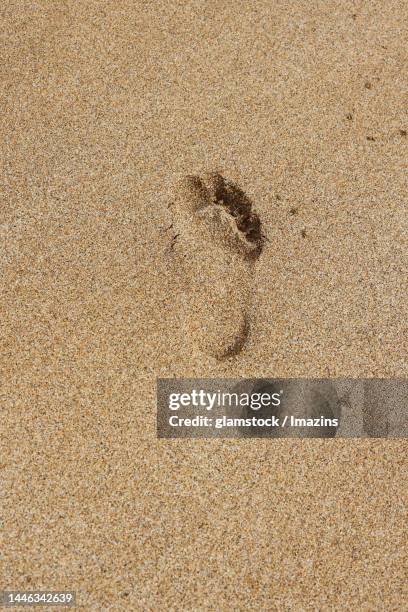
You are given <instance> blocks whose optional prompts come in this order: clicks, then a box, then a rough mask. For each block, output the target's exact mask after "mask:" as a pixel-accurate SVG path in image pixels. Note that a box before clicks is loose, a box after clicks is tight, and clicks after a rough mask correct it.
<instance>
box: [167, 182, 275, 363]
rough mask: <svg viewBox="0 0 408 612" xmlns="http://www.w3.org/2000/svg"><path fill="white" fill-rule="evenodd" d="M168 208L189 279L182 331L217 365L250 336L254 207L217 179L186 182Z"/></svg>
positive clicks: (258, 240)
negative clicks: (219, 360) (212, 358)
mask: <svg viewBox="0 0 408 612" xmlns="http://www.w3.org/2000/svg"><path fill="white" fill-rule="evenodd" d="M169 207H170V208H171V211H172V213H173V223H174V228H175V229H176V231H177V248H178V250H179V252H180V253H182V254H183V261H184V264H185V270H186V272H187V277H188V281H187V282H188V286H187V291H186V299H185V302H184V308H183V310H184V316H185V325H186V331H187V332H188V334H189V335H190V336H191V337H192V339H193V340H194V341H195V344H196V345H197V346H198V347H199V349H200V350H202V351H204V352H206V353H208V354H210V355H212V356H213V357H215V358H217V359H224V358H226V357H229V356H231V355H236V354H237V353H239V351H240V350H241V349H242V347H243V345H244V343H245V341H246V338H247V336H248V331H249V316H248V312H249V307H250V299H251V289H252V277H253V270H254V264H255V261H256V260H257V258H258V257H259V255H260V253H261V251H262V246H263V236H262V234H261V222H260V219H259V217H258V215H257V214H256V213H254V212H253V211H252V203H251V201H250V200H249V199H248V197H247V196H246V195H245V193H244V192H243V191H242V190H241V189H240V188H239V187H238V186H237V185H235V184H234V183H232V182H230V181H227V180H225V179H224V178H223V177H222V176H221V175H220V174H217V173H210V174H205V175H203V176H202V177H198V176H186V177H184V178H183V179H182V180H181V181H179V182H178V183H177V184H176V185H175V186H174V189H173V194H172V200H171V202H170V205H169Z"/></svg>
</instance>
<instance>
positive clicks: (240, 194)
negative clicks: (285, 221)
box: [204, 173, 264, 258]
mask: <svg viewBox="0 0 408 612" xmlns="http://www.w3.org/2000/svg"><path fill="white" fill-rule="evenodd" d="M204 181H205V183H206V185H207V188H208V191H209V193H210V196H211V199H212V202H213V203H214V204H217V205H219V206H223V207H224V208H225V209H226V211H227V212H228V213H229V214H230V215H231V216H232V217H234V219H235V222H236V225H237V229H238V230H239V231H240V232H242V233H243V234H244V235H245V238H246V240H248V241H249V242H250V243H252V244H254V245H256V246H257V248H256V249H255V250H254V251H252V253H251V254H252V257H255V258H256V257H258V256H259V255H260V253H261V251H262V247H263V242H264V236H263V234H262V232H261V220H260V218H259V216H258V215H257V214H256V213H255V212H254V211H253V210H252V202H251V200H250V199H249V198H248V196H247V195H246V194H245V193H244V191H243V190H242V189H241V188H240V187H239V186H238V185H236V184H235V183H233V182H232V181H229V180H226V179H224V178H223V177H222V176H221V175H220V174H216V173H213V174H209V175H207V176H206V177H205V179H204Z"/></svg>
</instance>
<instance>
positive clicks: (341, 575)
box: [0, 0, 408, 612]
mask: <svg viewBox="0 0 408 612" xmlns="http://www.w3.org/2000/svg"><path fill="white" fill-rule="evenodd" d="M0 21H1V29H2V36H1V43H0V44H1V58H2V61H1V81H0V100H1V114H0V141H1V147H0V150H1V181H0V190H1V192H0V198H1V201H0V265H1V275H0V282H1V298H0V328H1V332H0V342H1V361H0V367H1V376H0V390H1V391H0V401H1V428H0V440H1V442H0V445H1V446H0V448H1V454H0V479H1V489H2V491H3V494H2V497H3V502H2V503H1V509H0V520H1V523H0V527H1V534H2V540H3V543H2V545H1V557H2V559H1V563H2V567H3V569H2V577H1V581H0V588H3V589H8V590H17V589H26V590H37V589H41V590H53V591H56V590H69V589H72V590H75V591H77V600H78V604H79V606H82V609H89V610H105V609H118V610H120V609H123V610H278V611H281V610H295V611H301V610H302V611H303V610H328V611H329V610H330V611H331V610H363V611H370V612H371V611H374V610H387V611H391V610H403V609H406V607H407V605H408V593H407V548H406V543H407V542H406V540H407V533H406V502H407V497H406V492H407V484H408V483H407V459H406V451H407V443H406V441H404V440H386V439H383V440H376V439H371V440H274V441H272V440H245V441H244V440H157V438H156V429H155V428H156V399H155V393H156V378H157V377H158V376H160V377H188V376H197V377H207V378H211V377H230V378H239V377H263V376H266V377H268V376H269V377H271V376H282V377H283V376H286V377H291V376H305V377H318V376H322V377H326V376H327V377H342V376H349V377H371V376H378V377H397V376H398V377H406V376H407V372H408V361H407V348H408V346H407V345H408V342H407V321H408V300H407V289H408V276H407V264H408V215H407V206H408V105H407V91H408V70H407V45H406V41H407V39H408V5H407V3H404V2H400V1H396V0H390V1H389V2H380V1H379V0H371V1H355V2H350V1H344V2H340V3H339V2H334V1H332V0H324V1H323V0H322V1H315V0H311V1H310V0H307V1H306V0H300V1H298V0H297V1H294V0H287V1H282V2H281V1H278V0H274V1H266V0H265V1H261V0H256V1H254V2H241V1H236V2H232V1H224V0H217V1H213V0H208V1H206V2H202V1H198V0H195V1H191V0H187V1H185V2H181V1H169V2H164V1H157V2H142V1H141V0H117V1H113V0H106V1H104V2H97V1H94V0H89V1H88V0H77V1H75V2H74V0H64V1H61V2H50V1H47V0H43V1H38V0H19V2H16V1H13V0H5V1H4V2H3V3H2V6H1V7H0ZM208 171H217V172H219V173H221V174H222V176H223V177H226V178H227V179H229V180H231V181H234V182H236V183H237V184H238V185H239V186H240V187H241V188H242V190H243V191H244V192H245V194H246V195H247V197H248V198H250V200H251V201H252V203H253V207H254V210H255V211H256V213H257V214H258V215H259V218H260V219H261V222H262V229H263V232H264V235H265V242H264V245H263V248H262V252H261V254H260V255H259V257H258V258H257V259H256V261H255V262H254V263H253V265H252V267H251V272H250V275H249V276H248V277H245V278H246V280H245V290H246V291H248V292H249V293H250V295H251V298H250V305H247V306H246V308H248V317H249V320H250V325H251V326H250V330H249V334H248V337H247V338H246V341H245V344H244V346H243V347H242V350H241V351H240V352H239V353H238V354H236V355H233V356H231V357H229V358H227V359H223V360H219V359H217V358H216V357H214V356H212V355H211V354H208V353H206V352H205V351H204V352H201V351H200V350H198V349H197V347H196V345H195V344H194V338H195V335H196V333H197V331H198V332H199V331H200V329H201V330H202V329H203V327H205V326H208V327H209V328H210V330H213V329H214V327H213V322H214V321H215V323H217V321H219V316H218V314H217V313H218V311H217V310H216V308H215V307H214V303H213V301H212V298H211V299H209V300H208V302H206V304H207V308H203V305H202V304H201V306H200V307H197V308H196V307H195V302H194V301H191V296H195V295H198V296H200V295H203V292H202V291H201V288H202V287H204V286H205V287H207V288H208V287H209V286H211V287H212V292H213V293H212V296H219V295H223V296H224V297H223V299H222V300H221V301H220V303H221V302H222V308H224V311H225V309H226V311H227V314H226V315H225V316H226V317H227V318H228V312H229V304H231V309H233V308H234V307H235V306H236V304H237V303H240V300H241V299H243V298H242V295H243V294H242V291H241V289H240V287H241V285H240V283H244V281H243V280H241V281H240V280H239V278H241V274H240V273H238V272H237V268H236V265H238V264H236V262H235V263H234V261H230V262H227V263H225V266H224V268H223V272H222V274H221V273H220V270H219V268H217V266H216V265H215V264H214V250H213V244H212V243H211V241H209V242H208V250H206V248H205V242H204V243H202V244H201V247H200V249H199V250H197V249H195V247H194V248H193V247H192V246H191V242H190V243H188V241H187V242H186V243H185V247H183V248H185V251H184V262H185V264H186V266H187V267H188V268H189V270H190V271H189V275H187V273H185V269H184V267H183V266H179V265H178V263H177V257H176V255H177V248H174V241H175V240H176V242H177V243H180V244H182V243H183V238H184V236H183V231H182V232H181V235H180V236H177V237H175V236H176V232H175V231H174V227H173V226H172V223H173V218H172V212H171V207H170V208H169V202H170V200H171V196H170V195H169V194H171V193H172V187H173V186H174V184H175V183H177V181H180V179H183V177H185V176H186V175H202V174H203V173H205V172H208ZM186 223H187V226H188V220H187V222H186ZM203 240H204V239H203ZM189 244H190V246H188V245H189ZM228 266H230V268H228ZM229 271H230V272H231V275H230V274H229ZM234 274H235V275H236V277H237V279H238V280H237V281H236V282H235V281H234V282H230V284H229V285H228V284H225V279H231V278H234ZM187 276H188V279H189V280H186V279H187ZM236 296H238V297H236ZM214 299H218V297H217V298H214ZM228 300H229V301H228ZM236 300H238V302H237V301H236ZM226 305H227V308H226ZM186 307H187V310H186ZM188 307H190V312H192V314H191V316H190V315H187V319H186V315H185V313H186V311H187V312H188ZM191 307H192V311H191ZM218 307H221V306H217V308H218ZM231 312H232V310H231ZM189 316H190V318H189ZM231 317H232V315H231ZM232 318H234V321H236V317H235V315H234V317H232ZM186 321H187V322H186Z"/></svg>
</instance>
